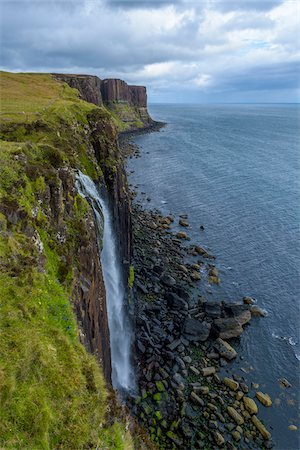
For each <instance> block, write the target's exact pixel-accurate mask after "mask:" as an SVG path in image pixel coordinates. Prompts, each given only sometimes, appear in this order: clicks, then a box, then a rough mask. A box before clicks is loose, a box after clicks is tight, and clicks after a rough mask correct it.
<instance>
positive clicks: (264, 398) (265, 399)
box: [255, 391, 272, 406]
mask: <svg viewBox="0 0 300 450" xmlns="http://www.w3.org/2000/svg"><path fill="white" fill-rule="evenodd" d="M255 396H256V398H257V400H259V401H260V403H262V404H263V405H264V406H271V405H272V400H271V397H270V396H269V395H268V394H264V393H263V392H260V391H258V392H256V394H255Z"/></svg>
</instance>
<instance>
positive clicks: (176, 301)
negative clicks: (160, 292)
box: [166, 292, 188, 310]
mask: <svg viewBox="0 0 300 450" xmlns="http://www.w3.org/2000/svg"><path fill="white" fill-rule="evenodd" d="M166 300H167V304H168V306H169V307H170V308H173V309H180V310H187V309H188V304H187V302H186V301H185V300H183V299H182V298H180V297H179V296H178V295H176V294H174V293H173V292H168V293H167V294H166Z"/></svg>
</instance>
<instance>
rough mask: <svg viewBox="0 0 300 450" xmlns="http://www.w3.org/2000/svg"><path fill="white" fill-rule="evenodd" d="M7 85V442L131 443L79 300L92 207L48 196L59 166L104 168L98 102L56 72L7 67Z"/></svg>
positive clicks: (3, 441)
mask: <svg viewBox="0 0 300 450" xmlns="http://www.w3.org/2000/svg"><path fill="white" fill-rule="evenodd" d="M0 94H1V108H0V117H1V123H0V138H1V140H0V448H3V449H5V450H9V449H14V450H15V449H22V450H41V449H72V450H75V449H76V450H77V449H78V450H79V449H89V448H93V449H95V448H96V447H97V446H98V448H100V449H101V450H104V449H109V450H110V449H116V450H121V449H126V450H129V449H131V448H133V444H132V438H131V435H130V433H129V432H128V431H126V428H125V427H126V423H125V421H124V420H123V419H121V418H119V417H118V416H117V415H116V417H115V418H114V419H113V420H111V419H112V418H111V417H110V422H109V424H108V423H107V417H106V413H107V411H108V405H109V404H108V399H107V388H106V386H105V382H104V379H103V375H102V370H101V368H100V367H99V365H98V363H97V361H96V359H95V358H94V357H93V356H91V355H89V354H88V353H87V351H86V350H85V348H84V347H83V346H82V345H81V344H80V342H79V337H78V333H79V332H78V327H77V323H76V320H75V316H74V313H73V309H72V303H71V297H72V289H73V282H74V274H75V273H76V272H78V261H77V258H76V253H77V249H78V248H79V247H80V245H82V243H84V242H85V239H88V237H89V235H88V232H87V228H86V224H87V222H88V220H91V217H92V216H91V213H90V208H89V206H88V204H87V202H86V201H84V200H83V199H82V198H81V197H80V196H78V195H77V194H76V192H74V194H71V193H68V198H65V199H60V200H58V204H57V208H58V214H59V218H55V217H53V215H52V212H51V210H50V204H49V198H50V197H49V195H50V194H49V192H50V186H51V187H52V189H54V188H55V187H59V186H61V183H62V182H61V179H60V178H59V172H58V169H61V168H66V167H68V168H77V169H81V170H82V171H84V172H85V173H87V174H89V175H90V176H92V177H93V178H97V177H98V176H100V175H102V169H101V167H100V166H99V165H98V164H97V162H96V159H95V157H94V156H93V154H92V153H91V148H90V147H91V145H90V142H89V140H88V138H87V134H86V130H87V129H88V123H89V120H90V119H89V115H90V114H93V113H94V111H95V110H96V109H97V111H98V108H97V107H95V105H91V104H88V103H85V102H83V101H81V100H79V98H78V92H77V91H76V90H74V89H70V88H69V87H68V86H66V85H64V84H63V83H60V82H57V81H55V80H54V79H53V78H52V77H51V76H50V75H36V74H9V73H5V72H1V73H0ZM102 111H103V113H101V110H100V109H99V113H98V116H99V120H100V116H101V114H102V116H103V117H104V116H105V121H111V120H112V119H111V118H110V116H109V114H108V113H107V112H106V111H104V109H102ZM102 116H101V117H102ZM103 120H104V119H103ZM100 129H101V127H100ZM105 133H106V131H105V127H104V125H103V139H104V138H105V139H106V138H107V137H106V135H105ZM61 229H63V232H64V236H65V239H64V241H63V242H61V241H60V240H59V239H58V231H59V230H61Z"/></svg>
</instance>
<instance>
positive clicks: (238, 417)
mask: <svg viewBox="0 0 300 450" xmlns="http://www.w3.org/2000/svg"><path fill="white" fill-rule="evenodd" d="M227 412H228V414H229V415H230V417H231V418H232V419H233V420H234V421H235V422H236V423H237V424H238V425H243V423H244V419H243V417H242V416H241V415H240V414H239V413H238V412H237V411H236V410H235V409H234V408H233V407H232V406H228V408H227Z"/></svg>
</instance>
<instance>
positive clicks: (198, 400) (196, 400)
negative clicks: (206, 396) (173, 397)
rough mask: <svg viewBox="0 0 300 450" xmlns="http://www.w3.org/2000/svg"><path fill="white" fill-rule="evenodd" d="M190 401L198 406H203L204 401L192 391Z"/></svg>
mask: <svg viewBox="0 0 300 450" xmlns="http://www.w3.org/2000/svg"><path fill="white" fill-rule="evenodd" d="M191 400H193V401H194V402H195V403H197V404H198V405H200V406H204V404H205V403H204V401H203V400H202V398H200V397H199V396H198V395H197V394H196V393H195V392H194V391H192V392H191Z"/></svg>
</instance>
